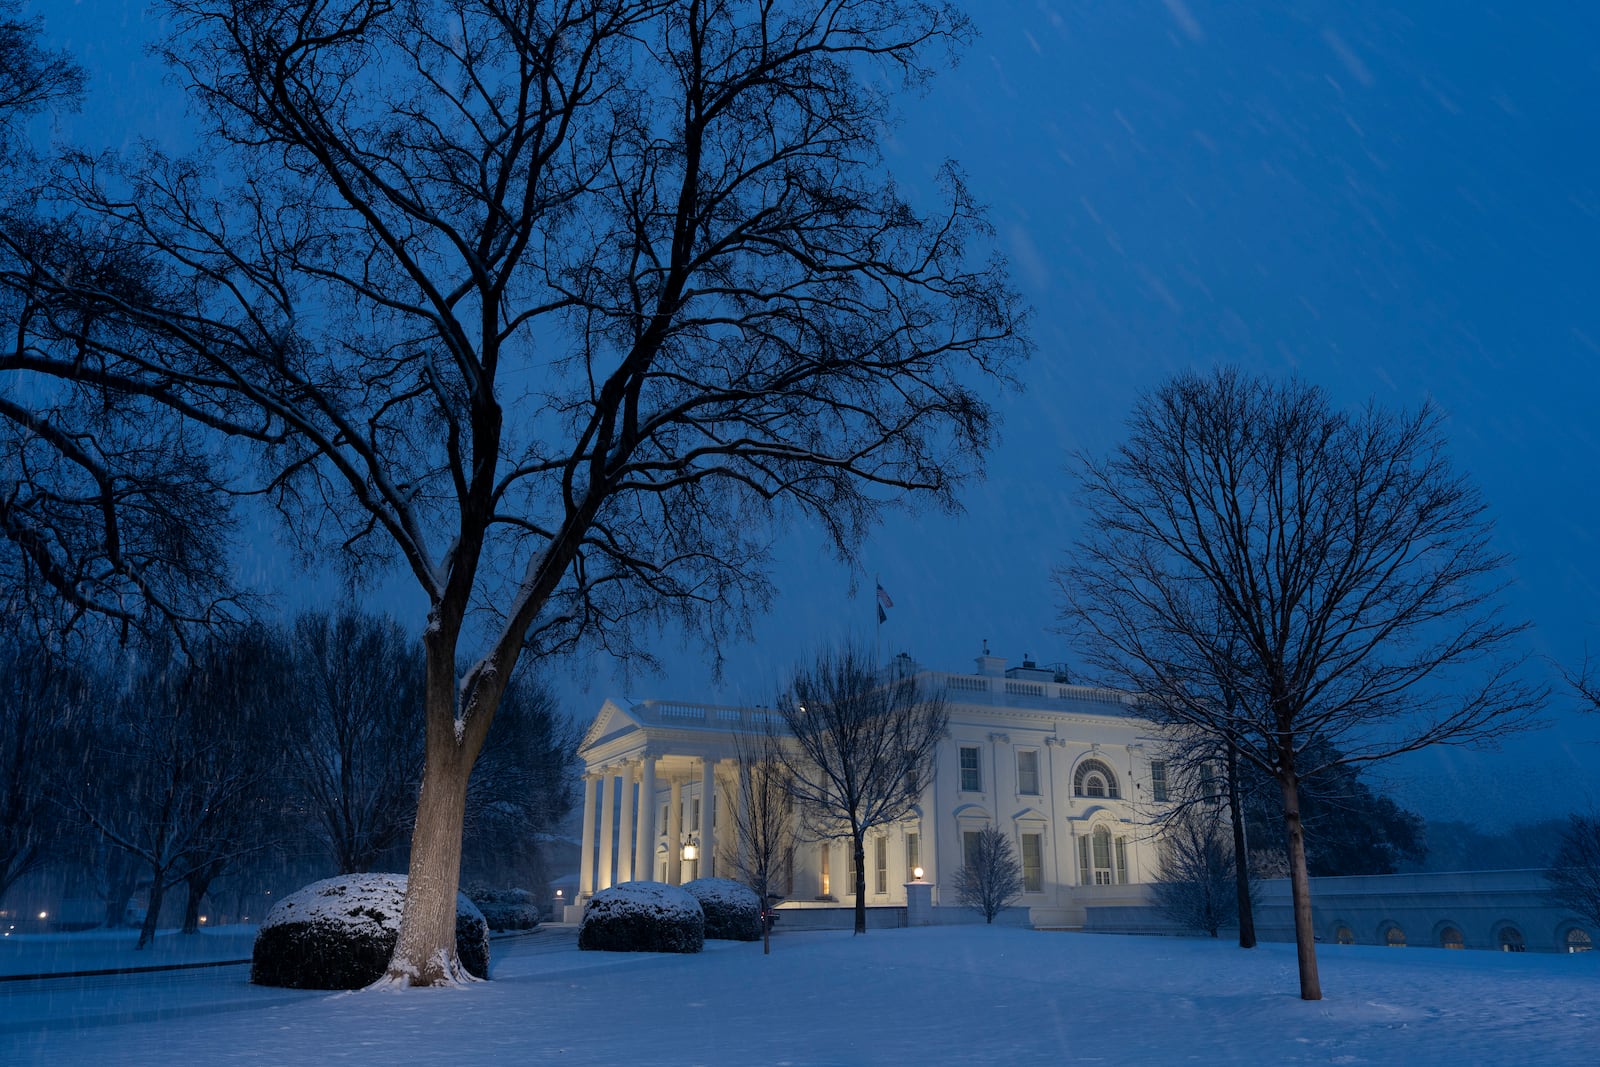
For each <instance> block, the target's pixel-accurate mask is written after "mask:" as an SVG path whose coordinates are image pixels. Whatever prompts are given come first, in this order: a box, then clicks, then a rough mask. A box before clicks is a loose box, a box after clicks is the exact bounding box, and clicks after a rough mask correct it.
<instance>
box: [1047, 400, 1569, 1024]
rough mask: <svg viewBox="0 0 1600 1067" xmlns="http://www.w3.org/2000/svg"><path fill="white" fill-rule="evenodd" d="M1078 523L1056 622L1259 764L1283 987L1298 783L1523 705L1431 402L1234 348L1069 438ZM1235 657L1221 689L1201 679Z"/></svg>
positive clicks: (1484, 536)
mask: <svg viewBox="0 0 1600 1067" xmlns="http://www.w3.org/2000/svg"><path fill="white" fill-rule="evenodd" d="M1078 474H1079V478H1080V481H1081V483H1082V488H1083V503H1084V507H1085V508H1086V512H1087V514H1086V519H1087V522H1086V530H1085V534H1084V536H1083V538H1082V539H1081V541H1080V542H1079V543H1078V544H1077V545H1076V546H1075V548H1074V550H1073V553H1072V556H1071V559H1070V562H1068V563H1067V564H1066V565H1065V566H1063V567H1061V568H1060V569H1059V570H1058V571H1057V582H1058V584H1059V586H1060V589H1061V593H1062V596H1063V599H1064V618H1065V619H1066V621H1067V624H1068V629H1069V630H1070V631H1072V632H1074V633H1076V634H1077V635H1078V636H1079V637H1080V638H1081V639H1082V640H1083V642H1084V644H1085V648H1086V651H1087V652H1088V654H1089V655H1090V656H1091V657H1092V659H1093V661H1094V662H1095V663H1096V664H1097V666H1098V667H1099V668H1100V669H1102V670H1103V671H1104V672H1105V673H1106V674H1107V675H1108V676H1109V677H1110V679H1112V680H1114V681H1115V682H1116V683H1118V684H1123V685H1128V686H1130V687H1133V688H1135V689H1137V690H1138V691H1140V692H1141V693H1143V694H1145V695H1146V698H1147V700H1148V707H1149V710H1150V713H1151V714H1152V715H1154V716H1155V717H1157V718H1161V719H1164V720H1165V721H1168V722H1174V723H1182V724H1186V725H1189V726H1192V727H1194V728H1197V729H1199V730H1201V731H1202V732H1204V733H1207V734H1209V735H1211V736H1213V737H1215V738H1217V739H1219V740H1220V741H1223V742H1225V743H1227V744H1230V745H1232V746H1233V747H1234V748H1235V749H1236V750H1237V752H1238V754H1239V758H1240V759H1241V760H1243V761H1244V762H1246V763H1249V764H1253V765H1255V766H1256V767H1259V768H1261V769H1262V770H1263V771H1264V772H1266V773H1267V774H1269V775H1271V776H1272V779H1273V781H1274V782H1275V783H1276V784H1277V786H1278V789H1279V792H1280V795H1281V802H1282V817H1283V821H1284V827H1285V838H1286V840H1287V844H1288V854H1289V863H1290V873H1291V883H1292V885H1293V889H1294V913H1295V932H1296V940H1297V942H1298V956H1299V966H1300V995H1301V996H1302V997H1303V998H1305V999H1308V1000H1316V999H1319V998H1320V997H1321V995H1322V991H1321V982H1320V980H1319V979H1318V976H1317V966H1316V948H1315V942H1314V932H1313V930H1312V926H1311V896H1310V883H1309V882H1308V880H1307V872H1306V857H1305V842H1304V836H1303V831H1302V827H1301V823H1300V798H1299V790H1300V783H1301V781H1302V780H1304V779H1305V778H1306V777H1308V776H1311V775H1315V774H1316V773H1318V772H1319V771H1321V770H1323V769H1324V767H1326V766H1328V765H1331V764H1335V763H1338V764H1363V763H1368V762H1371V761H1374V760H1381V759H1386V758H1388V757H1390V756H1394V755H1396V754H1399V753H1402V752H1409V751H1413V750H1415V749H1419V748H1423V747H1426V746H1428V745H1435V744H1468V743H1473V742H1480V741H1486V740H1489V739H1492V738H1495V737H1498V736H1500V735H1502V734H1504V733H1505V732H1507V731H1508V730H1511V729H1514V728H1516V727H1518V726H1520V725H1522V724H1524V723H1525V722H1526V721H1527V719H1528V718H1529V717H1530V716H1531V715H1532V714H1533V713H1534V712H1535V711H1536V710H1537V709H1538V708H1539V706H1540V705H1541V704H1542V702H1543V699H1544V693H1543V692H1542V691H1540V690H1538V689H1536V688H1533V687H1530V686H1528V685H1526V684H1524V683H1523V682H1522V681H1521V680H1520V675H1519V671H1518V666H1519V664H1520V662H1521V661H1520V659H1518V658H1516V657H1514V656H1510V655H1509V652H1508V649H1509V646H1510V645H1511V644H1512V643H1513V641H1514V640H1515V638H1516V637H1517V635H1518V634H1520V633H1521V632H1522V630H1523V629H1524V627H1525V624H1518V623H1511V622H1507V621H1505V620H1504V619H1503V618H1502V617H1501V614H1500V611H1499V607H1498V593H1499V591H1500V588H1501V586H1502V585H1503V583H1504V580H1505V579H1504V578H1503V563H1504V561H1503V558H1502V557H1501V556H1499V555H1498V554H1496V553H1495V552H1494V551H1492V549H1491V547H1490V543H1489V541H1490V529H1491V527H1490V522H1489V519H1488V517H1487V515H1486V513H1485V508H1484V505H1483V503H1482V502H1481V500H1480V499H1479V497H1478V494H1477V492H1476V491H1475V490H1474V489H1473V488H1472V486H1471V485H1470V483H1469V482H1468V481H1467V480H1466V479H1465V478H1464V477H1462V476H1460V475H1458V474H1457V473H1455V472H1454V471H1453V470H1452V468H1451V466H1450V463H1449V460H1448V459H1447V457H1446V455H1445V444H1444V437H1443V431H1442V425H1441V417H1440V415H1439V414H1438V413H1437V412H1436V411H1435V410H1434V409H1433V408H1431V407H1429V406H1427V405H1424V406H1423V407H1422V408H1421V409H1420V410H1418V411H1417V412H1415V413H1412V414H1396V413H1391V412H1388V411H1385V410H1383V409H1381V408H1379V407H1376V406H1369V407H1367V408H1366V409H1364V410H1361V411H1358V412H1355V413H1346V412H1342V411H1338V410H1336V409H1334V408H1333V406H1332V405H1331V403H1330V402H1329V400H1328V398H1327V396H1326V395H1325V394H1324V393H1323V392H1322V391H1321V390H1319V389H1316V388H1314V387H1311V386H1307V385H1303V384H1301V383H1299V382H1288V383H1284V384H1278V383H1274V382H1273V381H1270V380H1268V379H1263V378H1252V377H1249V376H1247V375H1244V374H1242V373H1240V372H1238V371H1234V370H1219V371H1216V372H1214V373H1212V374H1208V375H1200V374H1186V375H1183V376H1180V377H1178V378H1177V379H1175V380H1173V381H1171V382H1169V383H1168V384H1166V385H1164V386H1162V387H1161V388H1159V389H1157V390H1156V391H1154V392H1153V393H1151V394H1149V395H1147V396H1145V397H1144V398H1143V399H1141V400H1140V401H1139V403H1138V405H1137V406H1136V407H1135V409H1134V413H1133V416H1132V418H1131V419H1130V422H1129V438H1128V441H1127V442H1126V443H1125V444H1123V445H1122V446H1121V447H1120V448H1118V449H1117V450H1116V451H1114V452H1113V453H1112V454H1111V456H1110V457H1109V458H1106V459H1100V460H1096V459H1093V458H1090V457H1079V463H1078ZM1229 673H1231V674H1232V675H1233V682H1234V685H1233V688H1232V692H1233V696H1234V700H1233V701H1232V702H1231V703H1230V702H1224V701H1223V700H1220V699H1219V698H1218V694H1217V691H1216V685H1215V680H1216V679H1217V678H1218V677H1219V676H1224V675H1226V674H1229Z"/></svg>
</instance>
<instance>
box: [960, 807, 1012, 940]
mask: <svg viewBox="0 0 1600 1067" xmlns="http://www.w3.org/2000/svg"><path fill="white" fill-rule="evenodd" d="M965 860H966V862H964V863H963V864H962V865H961V869H960V870H959V871H957V872H956V899H957V900H959V901H960V902H961V906H962V907H964V908H971V909H972V910H973V911H976V912H977V913H978V914H979V915H982V916H983V921H984V922H985V923H992V922H994V917H995V916H996V915H999V914H1000V913H1001V912H1002V911H1005V910H1006V908H1008V907H1009V906H1010V905H1011V903H1012V902H1013V901H1015V900H1016V899H1017V898H1018V897H1019V896H1021V895H1022V866H1021V865H1020V864H1019V863H1017V857H1016V852H1015V850H1014V849H1013V848H1012V847H1011V839H1010V838H1009V837H1007V836H1006V835H1005V834H1003V833H1001V832H1000V831H999V830H997V829H995V828H994V827H993V826H985V827H984V828H983V829H982V830H979V831H978V832H977V833H976V834H975V835H973V838H972V848H971V850H970V851H969V852H968V854H967V855H966V857H965Z"/></svg>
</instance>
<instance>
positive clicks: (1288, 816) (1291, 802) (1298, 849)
mask: <svg viewBox="0 0 1600 1067" xmlns="http://www.w3.org/2000/svg"><path fill="white" fill-rule="evenodd" d="M1278 784H1279V786H1280V787H1281V788H1282V790H1283V827H1284V836H1285V837H1286V838H1287V840H1288V842H1289V886H1290V889H1291V891H1292V894H1293V897H1294V941H1295V955H1296V957H1297V958H1298V960H1299V963H1300V999H1301V1000H1321V999H1322V979H1321V978H1320V977H1318V975H1317V939H1316V930H1315V929H1314V928H1313V927H1312V925H1311V877H1310V875H1309V874H1308V873H1307V872H1306V838H1305V830H1304V828H1302V827H1301V825H1300V783H1299V781H1298V780H1297V779H1296V778H1295V774H1294V771H1293V770H1285V771H1284V772H1283V773H1282V775H1281V777H1280V778H1279V779H1278Z"/></svg>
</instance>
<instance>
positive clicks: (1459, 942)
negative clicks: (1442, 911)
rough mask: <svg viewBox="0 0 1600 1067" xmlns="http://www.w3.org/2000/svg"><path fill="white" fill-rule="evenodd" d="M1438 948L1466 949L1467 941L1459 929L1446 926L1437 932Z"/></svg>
mask: <svg viewBox="0 0 1600 1067" xmlns="http://www.w3.org/2000/svg"><path fill="white" fill-rule="evenodd" d="M1439 947H1440V948H1459V949H1464V948H1466V947H1467V939H1466V938H1465V937H1463V936H1462V934H1461V931H1460V929H1459V928H1457V927H1454V926H1446V927H1445V928H1444V929H1443V930H1440V931H1439Z"/></svg>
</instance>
